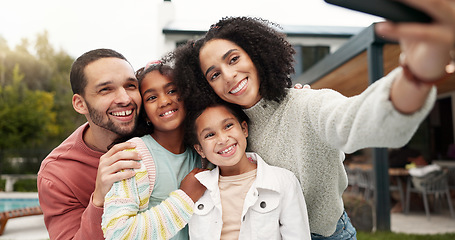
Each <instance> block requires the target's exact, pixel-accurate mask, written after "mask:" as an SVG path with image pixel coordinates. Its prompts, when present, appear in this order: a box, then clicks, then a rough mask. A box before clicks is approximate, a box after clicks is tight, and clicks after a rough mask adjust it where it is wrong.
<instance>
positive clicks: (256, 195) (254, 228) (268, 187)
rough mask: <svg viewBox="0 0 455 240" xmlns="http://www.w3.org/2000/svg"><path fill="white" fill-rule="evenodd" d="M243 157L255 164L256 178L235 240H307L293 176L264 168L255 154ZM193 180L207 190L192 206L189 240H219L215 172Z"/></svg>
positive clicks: (304, 216) (301, 202)
mask: <svg viewBox="0 0 455 240" xmlns="http://www.w3.org/2000/svg"><path fill="white" fill-rule="evenodd" d="M247 155H248V157H251V158H253V160H255V161H256V162H257V175H256V180H255V181H254V182H253V184H252V186H251V188H250V189H249V191H248V193H247V195H246V197H245V202H244V204H243V211H242V223H241V227H240V236H239V239H247V240H252V239H267V240H269V239H295V240H303V239H311V237H310V227H309V223H308V214H307V208H306V204H305V199H304V197H303V193H302V190H301V186H300V183H299V182H298V180H297V178H296V177H295V175H294V174H293V173H292V172H290V171H288V170H286V169H284V168H278V167H274V166H269V165H267V163H265V162H264V160H262V158H261V157H260V156H259V155H257V154H255V153H247ZM196 178H197V179H198V180H199V181H200V182H201V183H202V184H203V185H204V186H206V187H207V190H206V191H205V193H204V195H203V196H202V197H201V198H200V199H199V201H197V202H196V203H195V204H194V214H193V216H192V218H191V220H190V222H189V230H190V239H192V240H193V239H220V235H221V228H222V225H223V221H222V216H221V215H222V211H221V199H220V191H219V188H218V178H219V169H218V167H217V168H215V169H213V170H212V171H205V172H201V173H198V174H197V175H196ZM264 203H265V204H264Z"/></svg>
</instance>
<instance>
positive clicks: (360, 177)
mask: <svg viewBox="0 0 455 240" xmlns="http://www.w3.org/2000/svg"><path fill="white" fill-rule="evenodd" d="M355 171H356V174H355V176H356V183H357V187H358V188H359V190H360V189H363V191H364V194H363V195H364V197H365V200H366V201H368V200H370V197H373V196H374V190H375V186H374V177H373V171H372V170H363V169H356V170H355Z"/></svg>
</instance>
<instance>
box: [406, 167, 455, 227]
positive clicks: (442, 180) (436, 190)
mask: <svg viewBox="0 0 455 240" xmlns="http://www.w3.org/2000/svg"><path fill="white" fill-rule="evenodd" d="M407 186H408V187H407V191H406V211H405V213H406V214H408V213H409V207H410V195H411V192H415V193H419V194H421V195H422V197H423V204H424V207H425V214H426V216H427V219H428V220H430V209H429V205H428V196H427V195H429V194H431V195H434V204H435V208H436V204H437V202H438V200H440V198H442V196H443V195H444V194H445V195H446V197H447V203H448V205H449V209H450V215H451V216H452V218H455V214H454V212H453V206H452V200H451V198H450V192H449V186H448V184H447V172H446V171H435V172H430V173H428V174H426V175H424V176H422V177H416V176H411V177H409V178H408V185H407ZM441 200H442V199H441Z"/></svg>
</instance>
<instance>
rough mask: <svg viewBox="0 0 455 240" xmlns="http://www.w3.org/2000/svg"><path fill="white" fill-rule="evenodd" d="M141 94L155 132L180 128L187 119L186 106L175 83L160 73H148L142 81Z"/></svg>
mask: <svg viewBox="0 0 455 240" xmlns="http://www.w3.org/2000/svg"><path fill="white" fill-rule="evenodd" d="M141 95H142V102H143V104H144V109H145V112H146V114H147V119H148V120H149V121H151V122H152V124H153V126H154V133H157V132H169V131H174V130H177V129H180V128H181V127H182V123H183V120H184V119H185V108H184V106H183V102H182V101H180V95H179V94H178V92H177V88H176V86H175V85H174V83H173V82H172V81H171V80H170V79H169V78H168V77H165V76H163V75H161V74H160V73H159V71H152V72H150V73H147V75H146V76H145V77H144V79H143V80H142V83H141Z"/></svg>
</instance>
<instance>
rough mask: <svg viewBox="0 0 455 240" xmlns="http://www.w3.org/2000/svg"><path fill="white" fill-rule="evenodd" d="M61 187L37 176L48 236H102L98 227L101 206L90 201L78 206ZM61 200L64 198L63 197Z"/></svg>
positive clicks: (77, 202)
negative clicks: (85, 205)
mask: <svg viewBox="0 0 455 240" xmlns="http://www.w3.org/2000/svg"><path fill="white" fill-rule="evenodd" d="M58 186H64V185H61V184H55V183H54V182H53V181H51V180H49V179H47V178H44V177H42V176H38V188H39V189H40V191H39V200H40V206H41V208H42V210H43V213H44V222H45V224H46V228H47V231H48V233H49V237H50V238H51V239H75V240H76V239H103V234H102V232H101V229H100V227H99V226H100V224H101V215H102V214H103V208H99V207H96V206H95V205H93V202H92V201H90V202H89V205H88V206H87V208H84V207H82V206H81V205H80V203H79V201H78V199H76V198H73V195H72V193H71V192H70V191H66V188H63V187H58ZM63 199H64V200H63Z"/></svg>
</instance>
